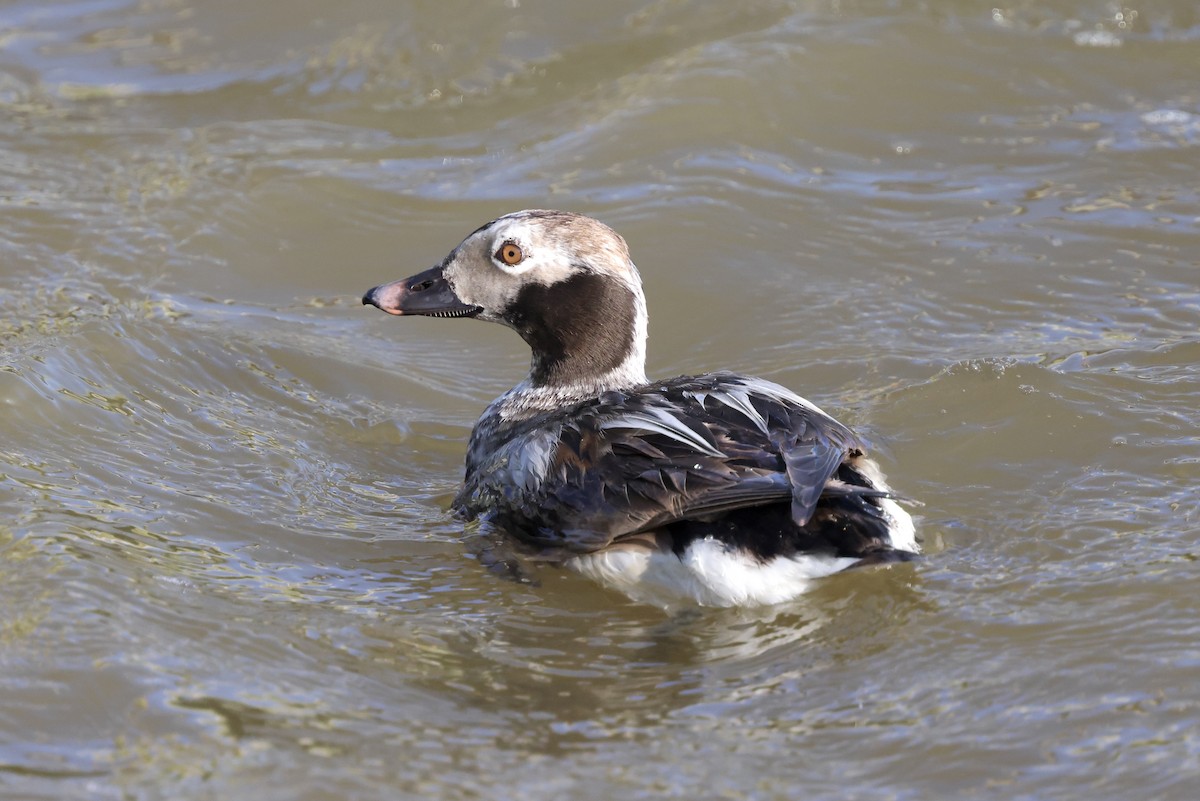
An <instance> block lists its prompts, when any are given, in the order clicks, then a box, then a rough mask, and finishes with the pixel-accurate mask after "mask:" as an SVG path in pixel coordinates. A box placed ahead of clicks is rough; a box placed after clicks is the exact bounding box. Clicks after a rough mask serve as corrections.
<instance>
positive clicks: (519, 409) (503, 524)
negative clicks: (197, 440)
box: [364, 210, 918, 605]
mask: <svg viewBox="0 0 1200 801" xmlns="http://www.w3.org/2000/svg"><path fill="white" fill-rule="evenodd" d="M364 303H371V304H373V305H376V306H379V307H380V308H382V309H384V310H385V311H389V312H391V313H393V314H424V315H432V316H473V317H479V318H481V319H486V320H492V321H495V322H500V323H502V324H504V325H507V326H508V327H510V328H513V329H514V330H516V331H517V332H518V333H519V334H520V335H521V336H522V338H524V339H525V341H526V342H527V343H528V344H529V345H530V348H531V351H532V360H531V369H530V374H529V376H528V377H527V378H526V379H525V381H523V382H521V383H520V384H518V385H517V386H516V387H514V388H513V389H512V390H510V391H509V392H507V393H505V394H504V395H502V396H501V397H500V398H497V399H496V401H494V402H493V403H492V404H491V405H490V406H489V407H488V409H487V410H486V411H485V412H484V414H483V416H482V417H481V418H480V420H479V421H478V423H477V424H476V426H475V428H474V430H473V432H472V435H471V440H470V443H469V445H468V450H467V459H466V475H465V479H464V486H463V489H462V491H461V492H460V493H459V494H458V496H457V498H456V499H455V501H454V504H453V506H454V509H455V510H456V511H458V512H460V513H461V514H463V515H464V516H465V517H467V518H480V519H483V520H486V521H488V522H489V523H490V524H492V525H494V526H496V527H498V528H499V529H501V530H502V531H504V532H507V533H508V534H509V535H510V536H512V537H513V538H515V540H516V541H518V542H519V543H520V544H521V545H522V547H523V549H524V550H525V551H526V552H528V553H532V554H534V555H536V556H537V557H538V558H541V559H548V560H553V561H560V562H563V563H565V564H568V565H571V566H573V567H575V568H576V569H578V570H579V571H580V572H583V573H585V574H588V575H592V576H594V577H596V578H598V579H599V580H601V581H604V582H605V583H608V584H611V585H613V586H617V587H618V588H620V589H622V590H624V591H625V592H627V593H628V594H630V595H633V596H634V597H643V598H647V599H651V600H657V601H660V602H661V601H662V599H663V598H664V597H666V596H669V595H671V594H672V591H674V590H678V593H677V594H682V595H683V596H685V597H690V598H691V599H692V600H694V601H697V602H700V603H715V604H724V605H730V604H738V603H770V602H774V601H777V600H782V599H785V598H788V597H792V596H794V595H795V594H797V593H799V592H801V591H803V589H804V587H805V586H806V584H807V582H808V581H809V580H810V579H811V578H813V577H815V576H819V575H824V574H827V573H830V572H835V571H836V570H839V569H844V568H845V567H848V566H852V565H855V564H868V563H875V562H888V561H898V560H904V559H907V558H911V556H912V555H914V554H915V553H916V552H917V551H918V546H917V544H916V540H915V536H914V529H913V525H912V520H911V518H910V517H909V515H908V514H907V513H906V512H904V511H903V509H901V508H900V506H899V505H898V504H897V503H896V501H895V499H894V498H893V497H892V492H891V490H890V489H889V488H888V486H887V484H886V483H885V482H884V479H883V476H882V474H881V473H880V472H879V470H878V467H877V466H876V465H875V463H874V462H873V461H872V460H870V459H869V458H868V457H867V456H866V448H865V446H864V445H863V443H862V442H861V441H860V440H859V438H858V437H857V436H856V435H855V434H854V433H853V432H852V431H851V430H850V429H849V428H847V427H846V426H844V425H842V424H841V423H839V422H837V421H836V420H835V419H833V418H832V417H830V416H829V415H827V414H826V413H825V412H823V411H822V410H820V409H819V408H817V407H816V406H814V405H813V404H811V403H809V402H808V401H805V400H804V399H802V398H800V397H799V396H797V395H795V394H794V393H792V392H791V391H790V390H787V389H785V388H784V387H781V386H779V385H777V384H774V383H771V382H768V381H764V380H762V379H757V378H749V377H745V376H740V375H736V374H734V373H728V372H718V373H710V374H707V375H700V376H684V377H679V378H673V379H668V380H665V381H657V382H653V383H651V382H649V381H648V380H647V379H646V377H645V371H644V363H645V339H646V307H645V300H644V297H643V296H642V290H641V281H640V277H639V276H638V273H637V269H636V268H635V267H634V266H633V262H632V261H631V260H630V259H629V253H628V249H627V247H626V246H625V242H624V240H622V239H621V238H620V236H619V235H617V234H616V233H615V232H614V231H612V230H611V229H609V228H608V227H607V226H604V225H603V224H602V223H599V222H597V221H595V220H591V219H590V218H587V217H582V216H580V215H574V214H568V213H565V212H553V211H539V210H535V211H526V212H517V213H515V214H510V215H506V216H505V217H501V218H499V219H497V220H494V221H493V222H491V223H489V224H487V225H485V226H482V227H480V228H479V229H477V230H476V231H475V232H473V233H472V234H471V235H470V236H468V237H467V239H466V240H464V241H463V243H462V244H461V245H459V246H458V247H457V248H456V249H455V250H453V251H451V253H450V254H449V255H448V256H447V257H446V259H445V260H444V261H443V262H442V263H441V264H440V265H438V266H437V267H434V268H432V269H430V270H427V271H425V272H424V273H420V274H418V275H416V276H414V277H413V278H411V279H406V280H405V281H400V282H395V283H393V284H389V285H384V286H381V287H376V288H375V289H374V290H371V292H369V293H368V294H367V295H366V296H365V297H364ZM764 582H765V583H764ZM756 584H762V586H756ZM768 585H769V586H768ZM776 585H778V586H776Z"/></svg>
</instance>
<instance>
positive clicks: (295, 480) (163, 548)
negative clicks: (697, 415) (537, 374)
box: [0, 0, 1200, 800]
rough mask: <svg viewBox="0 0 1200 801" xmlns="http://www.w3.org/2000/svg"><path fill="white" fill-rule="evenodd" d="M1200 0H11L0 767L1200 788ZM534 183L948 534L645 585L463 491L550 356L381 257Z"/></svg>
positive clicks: (889, 794) (113, 776) (702, 357)
mask: <svg viewBox="0 0 1200 801" xmlns="http://www.w3.org/2000/svg"><path fill="white" fill-rule="evenodd" d="M1198 68H1200V12H1198V11H1197V8H1196V6H1195V4H1194V3H1192V2H1163V3H1155V4H1147V5H1145V6H1136V5H1134V6H1125V5H1121V4H1114V3H1107V2H1083V1H1082V0H1074V1H1072V0H1061V1H1057V2H1049V3H1047V2H1017V3H1010V4H1008V5H1001V6H993V5H992V4H980V3H973V2H966V0H949V1H948V2H938V3H920V2H904V0H899V1H898V2H869V1H868V2H850V1H849V0H842V1H841V2H838V1H837V0H824V1H822V2H817V1H815V0H814V1H812V2H806V1H804V0H801V1H800V2H794V3H782V2H748V3H723V2H685V1H684V0H659V1H658V2H654V1H646V0H638V1H637V2H634V1H633V0H627V1H625V2H612V3H590V4H584V3H577V4H567V3H554V2H542V1H541V0H519V1H518V0H508V1H507V2H500V1H499V0H494V1H493V0H487V1H486V2H480V0H463V1H461V2H459V1H458V0H443V2H439V3H433V4H429V3H413V2H401V1H400V0H395V1H394V2H385V1H384V0H339V1H338V2H332V0H288V1H287V2H284V0H260V1H259V2H255V3H246V2H241V0H238V1H237V2H234V0H205V2H198V0H139V1H135V0H79V1H78V2H46V1H45V0H23V1H19V2H6V3H3V4H0V207H2V215H3V228H2V233H0V407H2V409H3V416H2V417H0V795H3V796H4V797H5V798H14V799H17V798H20V799H85V798H86V799H153V798H171V799H179V798H220V799H243V798H245V799H256V800H259V799H335V798H336V799H370V798H406V797H423V798H447V799H456V798H462V799H470V798H489V799H504V798H512V799H558V798H575V799H611V798H627V799H632V798H662V797H679V798H730V799H772V798H797V797H804V798H819V799H848V798H854V799H897V798H899V799H931V798H988V799H993V798H994V799H1033V798H1037V799H1052V798H1053V799H1077V798H1088V799H1129V798H1158V799H1190V798H1193V797H1194V794H1195V788H1196V786H1197V785H1198V783H1200V695H1198V694H1197V687H1198V686H1200V600H1198V599H1200V593H1198V592H1197V577H1196V576H1197V574H1196V564H1197V559H1198V557H1200V547H1198V545H1197V539H1198V535H1200V522H1198V517H1197V504H1196V486H1197V482H1198V479H1200V450H1198V445H1200V435H1198V434H1197V432H1198V431H1200V411H1198V406H1200V404H1198V402H1197V399H1198V397H1200V367H1198V366H1197V365H1198V364H1200V337H1198V334H1197V330H1198V324H1200V189H1198V187H1200V181H1198V179H1197V176H1198V175H1200V83H1197V75H1198ZM525 207H559V208H567V209H571V210H575V211H581V212H586V213H589V214H592V215H594V216H597V217H600V218H601V219H603V220H605V221H606V222H608V223H609V224H611V225H613V226H614V227H616V228H617V229H618V230H620V231H621V232H622V233H623V234H624V235H625V236H626V238H627V239H628V240H629V243H630V246H631V248H632V250H633V253H634V258H635V259H636V261H637V262H638V264H639V266H640V268H641V270H642V273H643V276H644V277H645V279H646V283H647V294H648V297H649V303H650V309H651V340H650V371H651V373H652V374H653V375H656V376H667V375H673V374H678V373H683V372H695V371H702V370H706V369H713V368H736V369H739V370H742V371H744V372H748V373H752V374H758V375H762V376H766V377H769V378H771V379H773V380H776V381H779V382H782V383H785V384H787V385H789V386H791V387H793V388H795V389H797V390H798V391H800V392H802V393H803V394H805V395H806V396H807V397H809V398H810V399H812V400H814V401H816V402H818V403H820V404H821V405H822V406H824V407H826V408H828V409H830V410H831V411H835V412H836V413H837V414H838V415H839V416H841V417H843V418H844V419H846V420H847V421H849V422H851V423H852V424H854V425H855V426H856V427H858V428H859V429H860V430H861V431H862V432H863V433H864V434H865V435H866V436H867V437H868V438H869V439H871V440H872V441H873V442H874V443H875V446H876V450H877V451H878V452H879V454H880V459H881V462H882V463H883V466H884V469H885V470H886V471H887V472H888V473H889V474H890V476H891V478H892V483H893V484H894V485H895V486H896V487H897V488H898V489H899V490H900V491H901V492H902V493H904V494H906V495H909V496H912V497H914V498H918V499H920V500H921V501H923V502H924V506H923V507H921V508H920V510H919V511H920V521H919V530H920V532H921V535H922V537H923V539H924V542H925V546H926V549H927V551H928V552H929V554H930V556H929V558H927V559H926V560H924V561H922V562H920V563H918V564H916V565H905V566H900V567H897V568H893V569H885V570H876V571H864V572H861V573H857V574H852V575H843V576H838V577H834V578H832V579H829V580H826V581H825V582H824V583H822V584H820V586H819V587H818V588H817V589H816V590H815V591H814V592H812V593H811V594H809V595H808V596H806V597H804V598H803V599H801V600H800V601H798V602H796V603H793V604H790V605H788V606H784V607H779V608H772V609H768V610H756V611H737V610H703V609H702V610H696V611H694V612H687V613H676V614H668V613H666V612H664V611H662V610H659V609H656V608H653V607H647V606H639V605H636V604H633V603H631V602H628V601H626V600H624V599H623V598H622V597H620V596H616V595H612V594H609V593H607V592H605V591H603V590H601V589H598V588H597V587H595V586H593V585H591V584H589V583H588V582H587V581H585V580H583V579H581V578H579V577H576V576H573V575H569V574H566V573H563V572H560V571H555V570H552V569H548V570H544V571H541V572H539V574H538V576H537V578H538V579H539V582H538V583H537V584H535V585H529V584H517V583H513V582H509V581H505V580H502V579H500V578H497V577H495V576H493V575H491V574H489V573H488V572H486V571H485V570H484V569H483V568H482V567H481V566H480V565H479V564H478V563H477V562H476V561H474V559H473V558H472V557H471V555H470V554H471V549H470V547H469V544H468V543H467V542H466V541H465V539H466V535H465V534H464V531H463V529H462V526H461V525H460V524H459V523H458V522H456V521H455V520H454V519H453V518H451V517H450V516H449V515H448V514H447V511H446V510H447V507H448V505H449V500H450V498H451V497H452V495H453V493H454V491H455V488H456V486H457V484H458V482H459V480H460V470H461V463H462V457H463V451H464V444H465V443H464V440H465V437H466V436H467V434H468V432H469V430H470V426H471V424H472V423H473V422H474V420H475V418H476V416H477V415H478V413H479V411H480V410H481V409H482V407H483V406H484V404H486V402H487V401H488V400H490V399H491V398H492V397H494V396H495V395H497V394H499V392H501V391H502V390H504V389H506V388H507V387H509V386H511V384H512V383H514V382H515V381H516V380H517V379H518V378H519V377H520V376H521V375H522V374H523V370H524V369H525V368H526V367H527V359H528V354H527V352H526V351H525V350H524V348H523V345H522V343H520V341H519V340H518V339H517V338H516V336H515V335H513V334H511V332H506V331H503V330H502V329H498V328H495V327H492V326H487V325H483V324H480V323H477V322H471V321H441V320H396V319H392V318H388V317H386V316H385V315H382V314H379V313H378V312H376V311H375V310H373V309H365V308H362V307H361V306H360V305H359V301H358V298H359V296H360V295H361V293H362V291H363V290H365V289H367V288H368V287H370V286H373V285H375V284H378V283H382V282H384V281H387V280H392V279H395V278H400V277H403V276H407V275H410V274H412V273H414V272H417V271H419V270H422V269H424V268H425V267H427V266H429V265H430V264H433V263H435V262H436V261H437V260H439V259H440V258H441V257H442V256H443V255H444V253H445V252H446V251H447V250H448V249H449V248H451V247H452V246H454V245H455V244H457V242H458V241H459V239H460V238H461V237H462V236H464V235H465V234H467V233H468V232H470V231H471V230H472V229H473V228H475V227H476V226H477V225H478V224H480V223H482V222H484V221H486V220H488V219H491V218H492V217H495V216H497V215H498V214H501V213H504V212H507V211H512V210H515V209H519V208H525Z"/></svg>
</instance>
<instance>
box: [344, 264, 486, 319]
mask: <svg viewBox="0 0 1200 801" xmlns="http://www.w3.org/2000/svg"><path fill="white" fill-rule="evenodd" d="M362 302H363V304H365V305H369V306H374V307H375V308H377V309H381V310H383V311H385V312H387V313H388V314H395V315H398V316H400V315H405V314H421V315H425V316H426V317H474V316H475V315H477V314H479V313H480V312H481V311H483V309H482V308H480V307H479V306H473V305H471V304H470V303H463V301H462V299H460V298H459V297H458V295H456V294H454V290H453V289H451V287H450V284H449V282H448V281H446V278H445V276H443V275H442V268H441V267H433V268H430V269H428V270H426V271H425V272H423V273H417V274H416V275H414V276H412V277H411V278H405V279H404V280H402V281H393V282H392V283H390V284H382V285H380V286H377V287H375V288H374V289H372V290H370V291H368V292H367V294H365V295H363V299H362Z"/></svg>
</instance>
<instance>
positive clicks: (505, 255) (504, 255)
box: [496, 242, 525, 267]
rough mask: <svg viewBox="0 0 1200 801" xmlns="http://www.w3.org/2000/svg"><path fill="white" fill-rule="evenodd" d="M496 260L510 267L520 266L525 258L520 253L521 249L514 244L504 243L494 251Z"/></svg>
mask: <svg viewBox="0 0 1200 801" xmlns="http://www.w3.org/2000/svg"><path fill="white" fill-rule="evenodd" d="M496 258H498V259H499V260H500V261H502V262H504V263H505V264H507V265H509V266H510V267H511V266H512V265H514V264H520V263H521V261H522V260H523V259H524V258H525V254H524V253H522V252H521V248H520V247H519V246H518V245H517V243H516V242H505V243H504V244H503V245H501V246H500V249H499V250H497V251H496Z"/></svg>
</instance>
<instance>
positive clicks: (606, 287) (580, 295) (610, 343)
mask: <svg viewBox="0 0 1200 801" xmlns="http://www.w3.org/2000/svg"><path fill="white" fill-rule="evenodd" d="M632 277H633V280H631V281H628V282H627V281H624V280H617V279H614V278H613V277H611V276H606V275H598V274H595V273H591V272H580V273H578V274H576V275H575V276H573V277H571V278H570V279H568V280H566V281H561V282H558V283H555V284H551V285H549V286H543V285H540V284H535V285H531V286H529V287H527V288H526V289H524V290H523V291H522V293H521V296H520V298H519V299H518V302H517V303H516V304H515V305H514V306H513V307H512V308H510V309H509V314H508V319H509V323H510V325H512V327H513V328H514V329H516V331H517V332H518V333H519V334H520V335H521V337H522V338H523V339H524V340H525V341H526V342H527V343H528V344H529V347H530V349H531V350H532V352H533V356H532V359H531V361H530V369H529V376H528V377H527V378H526V379H525V380H524V381H522V382H521V383H520V384H518V385H517V386H516V387H514V388H513V390H512V391H511V392H509V393H508V395H506V397H511V400H513V401H519V405H520V406H521V407H523V408H526V409H530V410H534V409H552V408H560V407H562V406H564V405H567V404H569V403H573V402H577V401H580V400H586V399H588V398H594V397H596V396H598V395H601V394H603V393H604V392H608V391H610V390H614V389H629V388H632V387H636V386H641V385H643V384H645V383H647V381H646V328H647V324H646V299H645V296H644V295H643V294H642V289H641V286H640V282H639V281H637V274H636V272H634V273H633V275H632Z"/></svg>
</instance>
